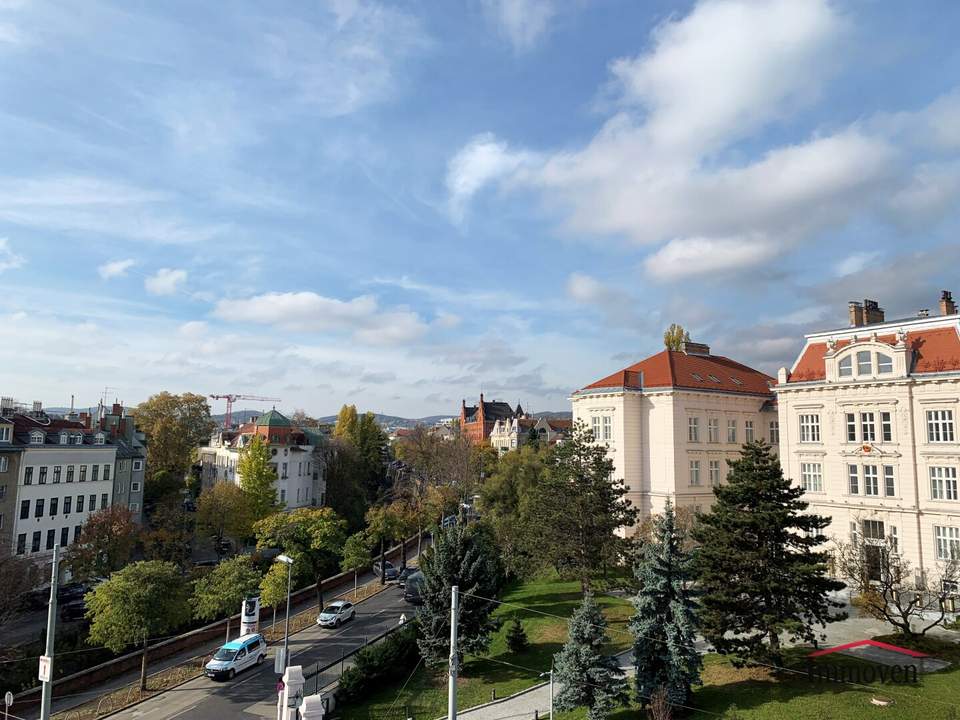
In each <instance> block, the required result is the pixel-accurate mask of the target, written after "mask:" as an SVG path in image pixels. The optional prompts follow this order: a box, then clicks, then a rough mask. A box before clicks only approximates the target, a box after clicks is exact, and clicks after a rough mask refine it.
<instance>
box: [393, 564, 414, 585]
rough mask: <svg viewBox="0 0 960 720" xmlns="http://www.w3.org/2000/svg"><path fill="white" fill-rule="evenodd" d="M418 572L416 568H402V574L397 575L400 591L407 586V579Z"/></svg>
mask: <svg viewBox="0 0 960 720" xmlns="http://www.w3.org/2000/svg"><path fill="white" fill-rule="evenodd" d="M415 572H417V569H416V568H415V567H402V568H400V572H399V573H397V586H398V587H399V588H400V589H403V588H404V586H406V584H407V578H408V577H410V576H411V575H413V574H414V573H415Z"/></svg>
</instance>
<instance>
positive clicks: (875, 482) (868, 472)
mask: <svg viewBox="0 0 960 720" xmlns="http://www.w3.org/2000/svg"><path fill="white" fill-rule="evenodd" d="M863 494H864V495H868V496H870V497H879V496H880V472H879V470H878V469H877V466H876V465H864V466H863Z"/></svg>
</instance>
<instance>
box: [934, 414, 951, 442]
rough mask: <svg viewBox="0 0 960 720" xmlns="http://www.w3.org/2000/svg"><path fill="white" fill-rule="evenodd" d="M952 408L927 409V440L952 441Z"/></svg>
mask: <svg viewBox="0 0 960 720" xmlns="http://www.w3.org/2000/svg"><path fill="white" fill-rule="evenodd" d="M954 437H955V435H954V432H953V410H945V409H944V410H927V442H929V443H947V442H953V441H954Z"/></svg>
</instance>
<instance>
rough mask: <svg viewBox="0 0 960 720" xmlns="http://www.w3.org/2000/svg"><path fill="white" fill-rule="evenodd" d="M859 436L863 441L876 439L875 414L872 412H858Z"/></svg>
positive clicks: (870, 441) (874, 440)
mask: <svg viewBox="0 0 960 720" xmlns="http://www.w3.org/2000/svg"><path fill="white" fill-rule="evenodd" d="M860 437H861V438H862V439H863V442H869V443H872V442H876V441H877V416H876V415H875V414H874V413H872V412H862V413H860Z"/></svg>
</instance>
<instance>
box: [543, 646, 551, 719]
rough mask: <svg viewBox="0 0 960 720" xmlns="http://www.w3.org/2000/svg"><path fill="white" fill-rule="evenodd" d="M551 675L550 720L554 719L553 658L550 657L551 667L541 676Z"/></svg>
mask: <svg viewBox="0 0 960 720" xmlns="http://www.w3.org/2000/svg"><path fill="white" fill-rule="evenodd" d="M548 675H549V676H550V720H553V658H550V669H549V670H548V671H547V672H544V673H540V677H547V676H548Z"/></svg>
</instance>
